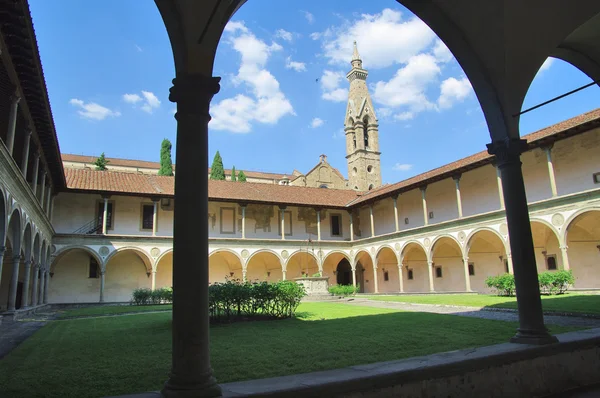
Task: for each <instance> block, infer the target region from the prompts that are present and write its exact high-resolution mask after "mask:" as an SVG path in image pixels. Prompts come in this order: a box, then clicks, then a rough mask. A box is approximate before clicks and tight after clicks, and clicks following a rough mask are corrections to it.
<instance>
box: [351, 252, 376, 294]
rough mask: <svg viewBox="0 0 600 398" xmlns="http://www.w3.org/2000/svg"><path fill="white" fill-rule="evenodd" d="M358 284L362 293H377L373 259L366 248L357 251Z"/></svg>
mask: <svg viewBox="0 0 600 398" xmlns="http://www.w3.org/2000/svg"><path fill="white" fill-rule="evenodd" d="M355 261H356V284H357V285H358V286H359V290H358V291H359V292H360V293H375V292H376V289H375V274H374V273H373V260H372V259H371V255H370V254H369V253H368V252H367V251H366V250H361V251H359V252H358V253H356V260H355Z"/></svg>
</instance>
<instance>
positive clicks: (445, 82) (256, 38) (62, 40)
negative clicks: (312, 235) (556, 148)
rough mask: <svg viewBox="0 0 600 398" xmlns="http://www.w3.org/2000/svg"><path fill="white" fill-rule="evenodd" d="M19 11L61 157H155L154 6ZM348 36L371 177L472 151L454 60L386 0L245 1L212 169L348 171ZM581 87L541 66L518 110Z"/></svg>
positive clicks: (161, 37) (219, 112)
mask: <svg viewBox="0 0 600 398" xmlns="http://www.w3.org/2000/svg"><path fill="white" fill-rule="evenodd" d="M30 7H31V12H32V15H33V21H34V25H35V29H36V34H37V37H38V45H39V47H40V53H41V58H42V63H43V66H44V72H45V77H46V82H47V86H48V91H49V95H50V102H51V106H52V110H53V114H54V121H55V124H56V130H57V134H58V138H59V144H60V147H61V150H62V152H63V153H75V154H85V155H95V156H97V155H99V154H100V153H101V152H105V153H106V155H107V156H109V157H121V158H128V159H142V160H153V161H158V159H159V152H160V143H161V141H162V139H163V138H165V137H166V138H169V139H171V141H173V143H175V127H176V123H175V120H174V118H173V113H174V109H175V105H174V104H173V103H170V102H169V100H168V90H169V87H170V85H171V79H172V78H173V77H174V68H173V61H172V55H171V49H170V44H169V41H168V37H167V33H166V30H165V28H164V25H163V23H162V20H161V18H160V15H159V13H158V10H157V9H156V6H155V5H154V2H152V1H137V0H102V1H100V0H86V1H85V2H83V1H79V0H61V1H60V2H48V1H46V0H30ZM298 7H301V8H300V9H299V8H298ZM353 40H357V42H358V49H359V52H360V53H361V56H362V58H363V66H364V67H365V68H366V69H368V70H369V77H368V84H369V87H370V92H371V97H372V98H373V100H374V103H375V111H376V113H377V116H378V117H379V125H380V126H379V137H380V148H381V151H382V155H381V162H382V163H381V164H382V176H383V182H384V183H393V182H396V181H399V180H403V179H405V178H408V177H411V176H413V175H415V174H418V173H421V172H424V171H427V170H430V169H432V168H435V167H438V166H441V165H443V164H446V163H449V162H452V161H454V160H457V159H460V158H462V157H465V156H468V155H471V154H473V153H475V152H478V151H481V150H483V149H485V144H487V143H488V142H490V138H489V134H488V132H487V128H486V125H485V121H484V118H483V114H482V112H481V109H480V107H479V104H478V102H477V100H476V98H475V95H474V94H473V92H472V90H471V89H470V85H469V83H468V81H467V80H466V79H465V76H464V74H463V72H462V69H461V68H460V66H459V65H458V63H457V62H456V61H455V60H454V59H453V58H452V56H451V54H449V53H448V52H447V49H446V48H445V46H443V44H442V43H441V42H439V41H438V39H437V37H436V36H435V34H433V32H431V31H430V30H429V28H427V27H426V26H425V25H424V24H423V23H422V22H421V21H420V20H418V19H416V18H415V17H414V16H413V15H412V14H411V13H410V12H409V11H407V10H406V9H404V8H403V7H402V6H400V5H398V3H396V2H395V1H392V0H390V1H385V2H384V1H377V2H364V1H357V0H348V1H344V2H341V1H327V2H324V1H322V0H321V1H316V0H307V1H304V2H295V1H275V0H250V1H248V2H247V3H246V4H245V5H244V6H242V8H241V9H240V10H239V11H238V13H237V14H236V15H235V16H234V18H233V19H232V22H231V23H230V24H229V26H228V29H227V31H226V32H225V34H224V35H223V38H222V40H221V43H220V46H219V49H218V51H217V58H216V63H215V68H214V74H215V76H221V77H222V82H221V91H220V92H219V94H217V95H216V96H215V97H214V99H213V105H212V108H211V113H212V115H213V120H212V121H211V123H210V125H209V127H210V131H209V145H210V154H209V156H210V159H212V157H213V155H214V153H215V151H216V150H219V151H220V153H221V155H222V157H223V160H224V164H225V167H231V166H232V165H235V166H236V169H238V170H240V169H243V170H256V171H272V172H280V173H291V172H292V171H293V170H294V169H297V170H299V171H301V172H307V171H308V170H310V169H311V168H312V167H313V166H314V165H315V164H316V163H317V161H318V159H319V155H320V154H322V153H324V154H326V155H327V156H328V160H329V162H330V163H331V164H332V165H334V166H335V167H338V168H339V169H340V171H341V172H342V173H343V174H344V175H347V168H346V163H345V142H344V137H343V130H342V129H343V122H344V113H345V107H346V100H345V98H346V97H345V96H346V90H347V88H348V82H347V80H346V79H345V74H346V72H347V71H348V70H349V69H350V63H349V61H350V58H351V55H352V41H353ZM317 79H318V81H317ZM588 82H590V79H589V78H588V77H587V76H585V75H583V74H582V73H581V72H579V71H578V70H576V69H575V68H573V67H572V66H570V65H569V64H566V63H564V62H562V61H559V60H552V61H550V62H547V63H546V64H545V65H544V67H543V68H542V70H540V72H539V73H538V75H537V77H536V80H535V81H534V83H533V84H532V86H531V88H530V91H529V93H528V95H527V98H526V101H525V104H524V108H528V107H530V106H532V105H535V104H537V103H539V102H542V101H545V100H547V99H549V98H552V97H554V96H557V95H560V94H562V93H564V92H566V91H569V90H572V89H574V88H577V87H579V86H581V85H583V84H586V83H588ZM599 94H600V89H599V88H598V87H595V86H594V87H592V88H588V89H586V90H584V91H581V92H579V93H577V94H575V95H572V96H571V97H568V98H566V99H563V100H560V101H557V102H555V103H553V104H551V105H548V106H545V107H543V108H541V109H539V110H536V111H533V112H530V113H528V114H526V115H524V116H523V117H522V118H521V134H522V135H524V134H527V133H530V132H533V131H536V130H538V129H540V128H543V127H545V126H548V125H550V124H553V123H556V122H559V121H561V120H564V119H567V118H569V117H572V116H576V115H578V114H580V113H583V112H585V111H588V110H591V109H595V108H597V107H600V95H599ZM175 155H176V154H175V153H174V156H175Z"/></svg>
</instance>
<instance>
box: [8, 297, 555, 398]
mask: <svg viewBox="0 0 600 398" xmlns="http://www.w3.org/2000/svg"><path fill="white" fill-rule="evenodd" d="M304 307H305V308H303V309H301V311H299V313H298V318H295V319H287V320H280V321H268V322H243V323H237V324H230V325H220V326H218V327H211V330H210V333H211V336H210V338H211V339H210V343H211V362H212V366H213V369H214V371H215V375H216V377H217V380H218V381H219V382H221V383H223V382H230V381H236V380H247V379H258V378H265V377H273V376H283V375H289V374H294V373H305V372H311V371H318V370H326V369H334V368H341V367H345V366H350V365H357V364H366V363H373V362H379V361H388V360H395V359H401V358H408V357H414V356H420V355H427V354H432V353H437V352H444V351H452V350H457V349H461V348H468V347H476V346H483V345H490V344H495V343H502V342H506V341H507V340H508V339H509V338H510V337H511V336H512V335H513V334H514V332H515V329H516V323H513V322H499V321H492V320H485V319H475V318H467V317H457V316H452V315H439V314H430V313H419V312H397V311H392V310H387V309H381V308H368V307H357V306H350V305H343V304H325V303H313V304H311V305H304ZM321 319H322V320H321ZM309 320H310V322H309ZM552 331H553V332H561V331H564V328H552ZM170 361H171V314H170V313H156V314H148V315H145V316H124V317H110V318H96V319H80V320H76V321H61V322H51V323H50V324H48V325H47V326H45V327H44V328H42V329H41V330H39V331H38V332H37V333H36V334H35V335H34V336H32V337H31V338H30V339H28V340H27V341H25V342H24V343H23V344H22V345H21V346H19V347H18V348H17V349H16V350H14V351H13V352H12V353H10V354H9V355H8V356H7V357H5V358H4V359H3V360H2V361H0V396H7V397H14V398H19V397H89V396H111V395H119V394H127V393H136V392H144V391H153V390H158V389H160V388H161V387H162V384H163V382H164V381H165V380H166V378H167V375H168V372H169V367H170Z"/></svg>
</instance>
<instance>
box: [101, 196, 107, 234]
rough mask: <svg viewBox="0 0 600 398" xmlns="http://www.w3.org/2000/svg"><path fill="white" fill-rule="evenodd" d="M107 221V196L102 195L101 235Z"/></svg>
mask: <svg viewBox="0 0 600 398" xmlns="http://www.w3.org/2000/svg"><path fill="white" fill-rule="evenodd" d="M107 221H108V198H107V197H104V212H103V213H102V235H106V224H107Z"/></svg>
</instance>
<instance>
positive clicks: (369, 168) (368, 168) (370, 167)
mask: <svg viewBox="0 0 600 398" xmlns="http://www.w3.org/2000/svg"><path fill="white" fill-rule="evenodd" d="M367 171H368V172H369V173H371V172H373V166H370V165H369V166H367Z"/></svg>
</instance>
